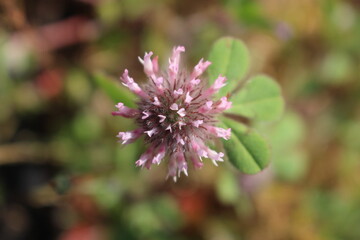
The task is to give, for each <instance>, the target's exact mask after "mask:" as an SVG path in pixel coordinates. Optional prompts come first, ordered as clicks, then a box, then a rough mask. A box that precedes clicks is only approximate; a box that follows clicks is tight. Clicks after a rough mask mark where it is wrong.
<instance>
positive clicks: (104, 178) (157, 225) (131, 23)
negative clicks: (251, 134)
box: [0, 0, 360, 240]
mask: <svg viewBox="0 0 360 240" xmlns="http://www.w3.org/2000/svg"><path fill="white" fill-rule="evenodd" d="M359 11H360V4H359V2H358V1H356V0H320V1H312V0H298V1H282V0H259V1H250V0H240V1H236V0H212V1H205V0H200V1H189V0H185V1H174V0H156V1H151V2H150V1H144V0H136V1H133V0H123V1H116V0H81V1H70V0H69V1H45V0H38V1H34V0H29V1H0V14H1V15H0V101H1V104H0V172H1V175H0V177H1V180H0V181H1V183H0V205H1V206H0V216H1V217H0V223H1V227H0V238H1V239H2V238H3V237H4V236H9V235H5V233H9V231H10V232H11V231H13V229H14V228H12V227H13V226H17V227H18V228H16V229H17V232H11V233H12V234H15V233H16V234H19V233H20V232H21V231H27V229H29V228H28V227H27V225H26V224H30V223H34V222H36V221H35V220H33V221H28V222H26V221H20V220H21V219H22V218H21V216H23V213H24V209H25V208H27V207H29V206H30V207H48V206H53V207H54V208H56V209H57V211H56V214H53V215H54V216H55V217H54V218H56V219H57V221H47V223H53V224H57V226H56V228H57V229H60V230H61V232H60V233H59V234H58V239H61V240H64V239H80V237H78V238H76V237H74V236H79V235H82V236H92V237H93V238H90V237H87V238H86V239H134V240H135V239H170V238H171V239H179V240H180V239H229V240H232V239H249V240H258V239H267V240H272V239H273V240H279V239H280V240H281V239H284V240H285V239H308V240H325V239H334V240H335V239H349V240H352V239H354V240H357V239H360V231H359V230H358V227H357V226H358V223H359V221H360V188H359V186H360V175H359V174H358V172H359V170H360V162H359V159H360V150H359V149H360V138H359V136H360V125H359V122H360V81H359V69H360V48H359V42H360V14H359ZM224 36H233V37H234V38H237V39H241V40H242V41H243V42H244V43H245V45H246V46H247V47H248V49H249V51H248V53H244V51H243V50H242V49H241V46H239V48H238V50H237V52H236V51H235V52H236V53H237V54H235V55H234V56H232V57H233V58H234V59H238V58H239V55H241V54H242V55H246V56H247V55H248V57H246V58H249V60H248V61H249V68H248V70H247V69H238V71H240V70H241V73H242V74H243V75H244V79H245V80H249V81H247V84H248V85H244V86H243V88H244V89H243V90H247V91H244V93H243V94H239V95H238V98H239V100H238V101H239V102H238V101H236V102H234V105H239V106H240V105H241V103H243V102H242V101H245V100H246V99H248V98H250V95H252V94H253V95H252V96H253V97H256V91H255V90H257V88H255V90H254V89H253V87H252V84H254V85H256V81H266V80H264V79H267V77H257V75H258V74H259V73H265V74H266V76H269V77H271V79H275V80H276V81H277V84H278V85H279V86H281V89H282V94H283V95H284V97H285V99H286V110H285V112H284V113H283V114H282V116H280V115H281V114H280V112H277V109H272V108H271V106H267V105H266V104H264V105H261V106H260V107H259V106H257V108H256V110H254V109H253V108H248V107H246V109H244V108H243V109H242V110H243V111H244V113H247V114H248V115H246V116H253V115H257V116H259V117H260V118H263V119H265V120H274V119H275V122H259V121H251V122H250V125H251V126H252V127H256V128H257V129H258V130H259V132H260V133H261V134H262V137H264V138H265V139H266V140H267V142H268V143H269V145H270V152H269V154H270V153H271V156H272V159H271V164H270V165H269V166H268V167H267V168H266V169H265V170H264V171H261V172H259V173H257V174H255V175H246V174H242V173H238V172H236V171H233V170H234V169H233V168H232V167H231V166H230V164H228V163H227V162H225V163H224V164H222V165H220V166H219V167H217V168H216V167H214V166H211V163H210V161H209V162H206V164H204V167H203V169H201V170H195V169H190V172H191V174H190V176H189V178H182V179H180V182H178V183H177V184H173V183H172V182H171V181H165V172H166V170H165V169H164V168H165V166H163V165H160V166H159V167H157V168H153V169H151V171H146V170H140V169H137V168H135V164H134V162H135V161H136V160H137V158H138V157H139V155H140V154H141V152H142V151H143V150H144V148H145V145H144V143H143V142H142V140H139V141H138V142H136V143H135V144H132V145H128V146H126V147H122V146H121V144H119V143H117V142H116V141H117V139H116V137H115V136H116V134H117V131H123V130H125V129H131V128H133V127H134V126H133V125H132V124H133V123H132V122H131V121H129V120H127V119H121V118H114V117H112V116H111V114H110V113H111V111H113V110H114V103H113V101H119V100H121V101H123V102H125V101H128V103H130V104H131V103H133V96H131V95H127V92H126V93H125V91H123V89H122V86H121V85H120V84H118V82H117V81H116V79H118V76H119V74H120V73H121V72H122V71H123V70H124V69H125V68H127V69H129V71H131V72H133V73H134V74H133V75H134V76H133V77H134V79H136V80H137V81H139V82H141V81H144V80H145V76H144V74H143V73H142V67H141V64H139V63H138V60H137V57H138V56H142V55H143V53H144V52H145V51H150V50H151V51H154V52H156V53H157V54H159V61H160V64H161V65H162V66H163V63H166V62H167V57H168V56H169V54H170V50H171V48H172V46H174V45H180V44H181V45H184V46H186V49H187V53H186V54H185V56H186V57H187V59H184V61H183V64H185V65H188V66H193V64H195V63H197V62H198V61H199V59H200V58H202V57H204V58H207V56H208V55H209V51H210V49H211V46H212V45H213V43H214V42H215V41H216V40H217V39H219V38H221V37H224ZM214 54H224V52H222V51H220V53H216V52H215V53H214V52H212V53H210V56H209V57H210V58H212V55H214ZM211 71H212V70H211ZM211 71H210V72H209V81H212V80H214V74H215V73H214V72H211ZM245 73H246V74H245ZM216 74H218V73H217V72H216ZM216 74H215V75H216ZM259 78H262V80H256V79H259ZM109 79H114V80H110V81H108V80H109ZM250 79H253V80H250ZM255 80H256V81H255ZM272 81H273V80H271V82H269V85H268V86H266V87H264V89H261V91H263V92H268V93H269V94H270V95H271V94H274V95H276V96H278V94H279V92H278V86H277V84H276V83H274V82H272ZM252 82H253V83H252ZM99 85H102V86H103V87H104V88H106V89H107V92H108V94H109V95H110V96H111V98H109V97H108V96H107V95H106V94H105V93H104V92H103V91H102V90H101V89H100V87H99ZM254 91H255V92H254ZM246 92H248V93H247V94H250V93H251V94H250V95H249V96H248V95H246ZM239 93H241V92H239ZM279 104H280V105H282V104H283V103H279ZM262 109H267V110H268V109H272V110H271V112H272V113H273V115H270V116H268V115H266V114H265V115H263V113H264V112H266V111H263V110H262ZM245 110H246V111H245ZM230 124H231V123H230ZM256 134H257V133H256ZM240 135H241V136H242V137H244V136H243V135H242V134H240ZM258 149H259V147H254V150H255V151H257V150H258ZM232 150H233V151H234V152H235V153H234V154H239V153H236V151H241V150H239V148H236V149H235V148H234V149H232ZM244 159H245V158H244ZM42 164H46V166H47V168H49V169H50V168H51V169H53V168H55V169H56V171H55V173H54V175H53V177H52V178H51V179H49V180H46V181H45V180H43V182H42V184H37V185H36V184H35V183H38V182H40V180H39V179H40V177H41V176H42V175H41V174H39V173H38V172H35V173H32V174H30V173H29V172H27V174H18V175H16V178H15V180H14V179H10V180H9V181H7V180H6V179H5V175H6V176H7V174H5V173H6V169H7V167H9V166H22V165H24V166H27V167H28V166H29V165H31V166H33V167H34V168H37V167H39V168H40V166H42ZM265 165H266V164H264V166H265ZM48 175H49V174H48ZM44 179H45V178H44ZM20 183H21V184H22V185H21V184H20ZM9 184H10V185H9ZM31 184H33V185H31ZM28 186H29V189H27V187H28ZM24 189H26V191H25V190H24ZM21 191H23V192H24V195H20V194H19V192H21ZM39 193H41V194H39ZM15 204H18V205H16V206H17V207H16V206H15ZM19 206H20V207H19ZM14 209H15V210H16V211H15V210H14ZM13 213H16V214H15V215H14V214H13ZM20 213H21V214H20ZM53 215H52V216H53ZM12 216H17V217H18V218H17V220H16V221H14V220H13V219H14V218H12ZM23 219H29V217H28V218H26V217H24V216H23ZM15 222H17V223H24V224H23V225H21V224H18V225H11V224H10V225H9V223H15ZM44 226H45V225H42V227H44ZM44 228H45V227H44ZM77 234H78V235H77ZM12 236H15V235H12ZM95 236H96V237H95ZM34 239H41V238H36V237H35V238H34ZM47 239H51V238H47Z"/></svg>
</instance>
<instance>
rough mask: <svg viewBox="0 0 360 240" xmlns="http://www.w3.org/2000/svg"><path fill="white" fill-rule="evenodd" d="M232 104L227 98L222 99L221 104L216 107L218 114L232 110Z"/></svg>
mask: <svg viewBox="0 0 360 240" xmlns="http://www.w3.org/2000/svg"><path fill="white" fill-rule="evenodd" d="M231 105H232V102H229V101H228V100H227V97H222V98H221V99H220V102H219V103H218V104H217V106H216V107H215V110H216V112H222V111H225V110H228V109H229V108H231Z"/></svg>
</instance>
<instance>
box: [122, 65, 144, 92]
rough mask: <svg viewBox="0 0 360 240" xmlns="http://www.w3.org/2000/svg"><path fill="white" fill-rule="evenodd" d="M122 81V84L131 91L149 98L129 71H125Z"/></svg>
mask: <svg viewBox="0 0 360 240" xmlns="http://www.w3.org/2000/svg"><path fill="white" fill-rule="evenodd" d="M120 80H121V81H122V84H123V85H124V86H125V87H127V88H129V89H130V91H132V92H133V93H135V94H136V95H138V96H140V97H143V98H147V97H148V96H147V94H146V93H145V92H144V91H143V90H142V89H141V88H140V87H139V85H138V84H137V83H136V82H134V79H133V78H131V77H130V76H129V72H128V70H127V69H125V71H124V73H123V75H122V76H121V77H120Z"/></svg>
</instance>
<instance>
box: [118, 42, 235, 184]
mask: <svg viewBox="0 0 360 240" xmlns="http://www.w3.org/2000/svg"><path fill="white" fill-rule="evenodd" d="M182 52H185V48H184V47H182V46H178V47H174V49H173V54H172V56H171V57H170V59H169V67H168V69H167V72H165V73H163V72H161V71H159V67H158V57H157V56H156V57H154V58H153V59H151V57H152V55H153V53H152V52H149V53H145V56H144V58H143V59H141V58H139V60H140V62H141V63H142V64H143V66H144V72H145V74H146V75H147V77H148V78H149V81H148V83H147V84H145V86H144V87H142V88H141V87H140V86H139V85H138V84H137V83H136V82H135V81H134V80H133V79H132V78H131V77H130V76H129V74H128V71H127V70H125V71H124V73H123V75H122V76H121V78H120V79H121V81H122V83H123V85H124V86H126V87H128V88H129V89H130V91H132V92H133V93H135V94H136V95H137V96H138V97H139V101H138V108H137V109H131V108H128V107H125V106H124V104H122V103H118V104H117V105H116V107H117V109H118V111H114V112H113V113H112V114H113V115H114V116H122V117H126V118H133V119H134V120H135V121H136V123H137V124H138V125H139V128H138V129H136V130H133V131H129V132H120V133H119V134H118V135H117V137H118V138H120V140H121V142H122V144H128V143H131V142H133V141H135V140H136V139H138V138H139V137H140V136H145V141H146V142H147V143H148V145H149V148H148V150H146V151H145V153H143V154H142V155H141V156H140V158H139V160H137V161H136V163H135V164H136V166H139V167H146V168H148V169H149V168H150V167H151V165H153V164H156V165H159V164H160V163H161V161H164V159H168V162H169V164H168V174H167V177H171V178H173V180H174V181H176V180H177V178H178V177H180V174H181V173H184V174H185V175H186V176H187V175H188V164H189V163H192V164H193V166H194V167H195V168H201V167H202V166H203V162H202V161H203V160H202V158H210V159H211V160H212V162H213V163H214V164H215V165H216V166H217V163H218V162H222V161H223V157H224V154H223V153H222V152H219V153H218V152H216V151H214V150H212V149H210V148H208V147H207V146H206V144H205V143H206V142H208V141H211V140H213V139H215V138H223V139H226V140H227V139H229V138H230V135H231V129H222V128H219V127H216V126H214V123H216V116H217V115H218V114H219V113H221V112H223V111H225V110H227V109H229V108H230V107H231V102H229V101H228V99H227V97H222V98H220V99H219V100H216V99H213V94H215V93H216V92H218V91H219V89H220V88H222V87H223V86H225V81H226V78H225V77H223V76H219V77H218V78H217V79H216V80H215V82H214V84H213V85H211V86H210V87H209V88H207V89H206V88H204V84H200V83H201V81H202V80H201V79H200V78H199V77H200V76H201V74H203V73H204V72H205V71H206V69H207V68H208V66H209V65H210V64H211V63H210V62H209V61H204V60H203V59H201V60H200V61H199V63H198V64H197V65H196V66H195V67H194V69H193V71H192V72H191V73H190V74H187V73H186V71H182V70H180V68H179V65H180V54H181V53H182Z"/></svg>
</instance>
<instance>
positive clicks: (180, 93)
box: [174, 88, 184, 97]
mask: <svg viewBox="0 0 360 240" xmlns="http://www.w3.org/2000/svg"><path fill="white" fill-rule="evenodd" d="M183 93H184V90H183V89H182V88H179V89H178V90H174V96H175V97H178V96H180V95H182V94H183Z"/></svg>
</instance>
